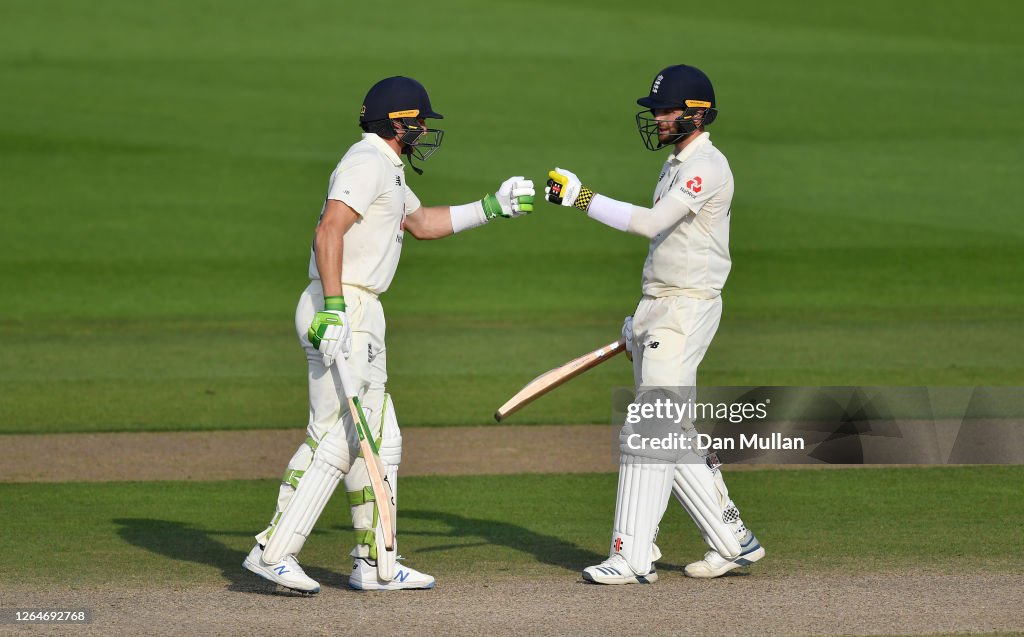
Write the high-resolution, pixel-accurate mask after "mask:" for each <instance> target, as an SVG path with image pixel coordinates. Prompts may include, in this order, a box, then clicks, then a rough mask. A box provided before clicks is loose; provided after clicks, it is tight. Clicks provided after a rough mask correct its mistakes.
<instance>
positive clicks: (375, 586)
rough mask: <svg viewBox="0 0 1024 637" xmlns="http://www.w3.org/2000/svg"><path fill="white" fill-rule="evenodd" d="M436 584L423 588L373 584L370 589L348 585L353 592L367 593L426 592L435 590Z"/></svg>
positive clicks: (422, 586)
mask: <svg viewBox="0 0 1024 637" xmlns="http://www.w3.org/2000/svg"><path fill="white" fill-rule="evenodd" d="M436 583H437V582H431V583H429V584H425V585H421V586H405V585H403V584H397V585H396V584H385V585H383V586H381V585H379V584H373V585H371V586H369V587H364V586H361V585H356V584H353V583H352V582H351V581H350V582H349V583H348V585H349V588H351V589H352V590H356V591H367V592H373V591H425V590H430V589H431V588H434V584H436Z"/></svg>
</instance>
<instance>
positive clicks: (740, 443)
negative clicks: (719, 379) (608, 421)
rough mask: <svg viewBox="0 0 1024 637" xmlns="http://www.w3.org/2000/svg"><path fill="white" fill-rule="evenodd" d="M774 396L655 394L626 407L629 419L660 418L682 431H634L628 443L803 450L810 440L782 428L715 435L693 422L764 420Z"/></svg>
mask: <svg viewBox="0 0 1024 637" xmlns="http://www.w3.org/2000/svg"><path fill="white" fill-rule="evenodd" d="M770 404H771V399H770V398H768V399H765V400H764V401H763V402H758V403H726V402H718V403H712V402H704V403H702V402H696V401H694V400H687V401H685V402H680V401H679V400H674V399H672V398H654V399H653V400H650V401H645V402H632V403H630V404H629V406H628V407H627V409H626V419H625V421H626V423H627V424H629V425H639V424H641V423H644V422H657V423H664V424H671V425H674V426H678V427H679V428H680V430H679V431H668V432H665V433H664V435H658V436H651V435H650V432H647V433H641V432H637V431H633V432H632V433H629V434H627V435H626V440H625V444H626V446H627V447H629V448H630V449H632V450H634V451H640V450H645V449H652V450H659V451H690V450H693V451H699V452H709V451H735V450H746V449H760V450H765V451H771V450H785V451H793V450H804V449H806V448H807V443H806V441H805V440H804V439H803V437H800V436H783V435H782V434H781V433H779V432H766V433H765V434H761V433H757V432H751V433H749V434H744V433H740V434H739V435H738V436H736V435H730V436H714V435H711V434H706V433H700V432H698V431H696V430H695V429H693V428H692V426H691V425H692V423H694V422H696V421H703V420H722V421H726V422H730V423H733V424H738V423H744V422H747V423H749V422H757V421H765V420H766V419H767V418H768V407H769V405H770Z"/></svg>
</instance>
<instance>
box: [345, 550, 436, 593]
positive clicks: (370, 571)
mask: <svg viewBox="0 0 1024 637" xmlns="http://www.w3.org/2000/svg"><path fill="white" fill-rule="evenodd" d="M348 585H349V586H351V587H352V588H354V589H356V590H360V591H399V590H403V589H412V588H434V576H433V575H427V574H426V573H420V572H419V571H417V570H416V569H414V568H409V567H408V566H406V565H405V564H397V563H396V564H395V577H394V579H392V580H391V581H390V582H385V581H382V580H380V579H378V578H377V564H376V562H374V561H373V560H370V559H367V558H365V557H357V558H356V560H355V562H353V563H352V574H351V575H349V576H348Z"/></svg>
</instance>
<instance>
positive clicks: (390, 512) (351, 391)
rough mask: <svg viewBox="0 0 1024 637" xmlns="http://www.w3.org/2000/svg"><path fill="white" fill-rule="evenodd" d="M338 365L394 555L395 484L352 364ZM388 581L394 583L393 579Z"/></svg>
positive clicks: (386, 540) (342, 361)
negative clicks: (390, 480)
mask: <svg viewBox="0 0 1024 637" xmlns="http://www.w3.org/2000/svg"><path fill="white" fill-rule="evenodd" d="M335 365H336V366H337V368H338V372H339V373H340V375H341V384H342V385H344V386H345V396H346V397H347V398H348V411H349V413H350V414H351V415H352V422H354V423H355V425H356V432H357V433H358V434H359V449H360V451H362V454H363V459H364V460H366V473H367V475H368V476H369V477H370V488H372V489H373V497H374V499H375V500H376V501H377V513H378V515H380V527H381V530H382V531H383V532H384V548H385V549H387V550H389V551H393V550H395V518H396V517H397V515H396V514H397V511H396V506H395V497H394V493H393V492H392V490H391V484H389V483H388V481H387V472H386V471H385V470H384V463H383V462H381V460H380V451H379V450H378V449H377V443H376V442H374V440H373V432H372V431H371V430H370V426H369V425H368V424H367V423H366V417H365V416H364V415H363V408H362V407H361V406H360V405H359V397H358V396H357V392H356V385H355V383H353V382H352V376H351V375H350V374H349V371H348V362H347V361H345V359H343V358H340V359H338V361H337V362H336V363H335ZM381 562H383V560H381ZM384 579H390V577H387V578H384Z"/></svg>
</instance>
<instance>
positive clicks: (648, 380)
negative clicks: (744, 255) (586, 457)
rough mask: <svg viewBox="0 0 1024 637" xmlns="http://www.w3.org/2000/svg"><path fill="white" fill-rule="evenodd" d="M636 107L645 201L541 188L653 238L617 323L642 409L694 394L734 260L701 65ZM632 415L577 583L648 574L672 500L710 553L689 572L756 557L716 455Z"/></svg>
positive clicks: (565, 184)
mask: <svg viewBox="0 0 1024 637" xmlns="http://www.w3.org/2000/svg"><path fill="white" fill-rule="evenodd" d="M637 103H638V104H639V105H640V106H642V107H643V108H644V110H642V111H641V112H640V113H638V114H637V115H636V124H637V129H638V130H639V131H640V136H641V138H642V139H643V142H644V145H645V146H647V148H648V149H650V150H660V149H668V150H669V156H668V159H667V160H666V161H665V164H664V166H662V169H661V173H660V174H659V175H658V182H657V185H656V186H655V189H654V197H653V201H652V204H653V205H652V207H650V208H648V207H643V206H635V205H633V204H630V203H626V202H623V201H616V200H614V199H611V198H610V197H606V196H603V195H600V194H597V193H596V192H594V191H593V190H592V189H590V188H588V187H587V186H584V185H583V184H582V183H581V182H580V180H579V178H578V177H577V176H576V175H574V174H573V173H572V172H570V171H568V170H563V169H561V168H555V170H553V171H551V172H550V173H549V180H548V186H547V188H546V189H545V193H546V196H547V199H548V201H550V202H552V203H555V204H560V205H562V206H568V207H574V208H578V209H580V210H582V211H584V212H586V214H587V216H588V217H591V218H593V219H596V220H597V221H600V222H601V223H604V224H605V225H608V226H611V227H612V228H615V229H616V230H621V231H623V232H630V233H633V234H639V235H642V236H644V237H647V238H648V239H650V241H651V243H650V251H649V252H648V255H647V261H646V262H645V263H644V270H643V279H642V285H643V296H642V298H641V300H640V303H639V305H638V306H637V308H636V310H635V311H634V313H633V315H632V316H629V317H627V318H626V320H625V322H624V324H623V328H622V334H623V338H624V339H625V341H626V346H627V352H628V353H629V354H630V356H631V360H632V361H633V377H634V382H635V384H636V389H637V399H636V402H637V403H638V406H640V404H642V403H645V402H651V400H650V399H651V397H652V396H654V397H659V398H663V397H666V396H671V397H673V398H674V399H675V400H677V401H680V402H682V403H683V404H685V403H687V402H692V401H693V397H694V392H695V386H696V383H697V366H698V365H699V364H700V362H701V360H702V359H703V358H704V353H705V352H706V351H707V349H708V346H709V345H710V344H711V339H712V338H713V337H714V335H715V331H716V330H717V329H718V324H719V320H720V319H721V316H722V288H723V287H724V285H725V281H726V278H727V277H728V276H729V269H730V267H731V263H732V262H731V259H730V257H729V217H730V207H731V205H732V196H733V178H732V171H731V170H730V169H729V162H728V161H727V160H726V159H725V155H723V154H722V152H721V151H719V150H718V149H717V148H716V147H715V146H714V145H713V144H712V143H711V137H710V135H709V133H708V132H707V131H706V130H705V129H706V128H707V127H708V126H709V125H710V124H711V123H712V122H713V121H714V120H715V118H716V116H717V114H718V111H717V103H716V101H715V92H714V89H713V88H712V86H711V80H709V79H708V77H707V75H705V74H704V73H703V72H702V71H700V70H699V69H697V68H694V67H692V66H687V65H683V64H680V65H676V66H670V67H668V68H666V69H663V70H662V71H660V72H659V73H658V74H657V76H655V78H654V81H653V82H652V83H651V90H650V93H649V94H648V95H647V96H646V97H642V98H640V99H639V100H637ZM637 413H641V412H640V411H639V410H637ZM633 420H635V421H636V422H632V421H631V419H629V418H627V420H626V423H625V424H624V425H623V428H622V432H621V434H620V445H619V449H620V460H619V463H620V464H619V486H618V497H617V500H616V506H615V519H614V522H613V528H612V540H611V549H610V551H609V558H608V559H607V560H605V561H604V562H602V563H601V564H598V565H596V566H591V567H588V568H586V569H584V571H583V578H584V579H585V580H587V581H590V582H594V583H598V584H637V583H640V584H646V583H651V582H654V581H656V580H657V577H658V575H657V572H656V570H655V567H654V562H655V561H656V560H657V559H659V558H660V556H661V552H660V551H659V550H658V547H657V546H656V545H655V543H654V541H655V539H656V536H657V532H658V524H659V523H660V522H661V518H662V516H663V515H664V513H665V510H666V508H667V506H668V502H669V499H670V495H675V497H676V499H677V500H678V501H679V502H680V503H681V504H682V505H683V507H684V508H685V509H686V512H687V513H688V514H689V515H690V517H691V518H692V519H693V521H694V522H695V523H696V524H697V527H698V528H699V529H700V532H701V534H702V535H703V536H704V540H705V541H706V542H707V544H708V547H709V548H710V550H709V551H708V552H707V553H706V554H705V555H704V559H702V560H698V561H695V562H693V563H691V564H688V565H687V566H686V568H685V573H686V575H688V576H690V577H700V578H713V577H718V576H720V575H723V574H725V573H727V572H728V571H730V570H732V569H735V568H738V567H741V566H748V565H750V564H752V563H754V562H756V561H757V560H759V559H761V558H762V557H764V554H765V552H764V549H763V548H762V547H761V545H760V544H759V543H758V541H757V538H755V537H754V534H753V533H751V532H750V531H749V530H748V529H747V528H746V526H745V525H744V523H743V520H742V519H741V518H740V513H739V509H738V508H737V507H736V505H735V504H734V503H733V501H732V500H731V499H730V497H729V491H728V489H726V486H725V482H724V480H723V479H722V475H721V473H720V471H719V466H720V465H719V462H718V459H717V457H716V456H715V455H714V454H713V453H710V454H709V453H707V452H705V451H701V450H700V448H699V446H700V445H699V444H697V443H694V444H691V445H690V448H689V449H687V448H681V449H669V450H666V449H659V448H656V447H657V446H656V445H653V444H652V445H647V444H645V443H646V442H651V440H650V439H646V440H645V435H646V434H647V433H648V432H649V431H659V432H660V433H665V431H666V430H662V429H658V428H657V427H653V428H652V427H651V425H652V422H650V421H646V420H643V419H640V418H637V419H633ZM654 424H658V423H654ZM666 424H667V426H668V427H669V428H671V427H675V430H679V431H680V433H681V434H682V435H683V436H685V437H686V438H687V439H689V440H691V441H694V440H696V439H695V434H696V431H695V430H694V429H693V419H692V418H682V417H680V418H679V419H678V420H677V421H672V420H671V419H667V420H666ZM645 427H647V428H648V429H647V430H645V429H644V428H645ZM673 431H674V430H673ZM648 438H649V436H648Z"/></svg>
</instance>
